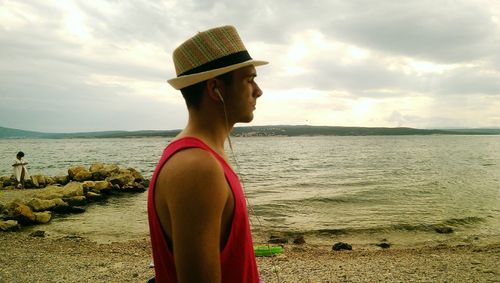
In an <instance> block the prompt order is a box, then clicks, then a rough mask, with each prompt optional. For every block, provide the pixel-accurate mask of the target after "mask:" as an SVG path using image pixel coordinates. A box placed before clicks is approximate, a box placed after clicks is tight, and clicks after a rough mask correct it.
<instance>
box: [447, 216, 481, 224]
mask: <svg viewBox="0 0 500 283" xmlns="http://www.w3.org/2000/svg"><path fill="white" fill-rule="evenodd" d="M481 222H484V218H481V217H475V216H470V217H464V218H451V219H448V220H445V221H444V222H443V223H444V224H447V225H452V226H464V225H472V224H476V223H481Z"/></svg>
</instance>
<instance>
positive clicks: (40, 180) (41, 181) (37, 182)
mask: <svg viewBox="0 0 500 283" xmlns="http://www.w3.org/2000/svg"><path fill="white" fill-rule="evenodd" d="M31 181H32V182H33V185H34V186H35V187H36V188H43V187H45V185H46V184H47V182H46V180H45V176H43V175H33V176H31Z"/></svg>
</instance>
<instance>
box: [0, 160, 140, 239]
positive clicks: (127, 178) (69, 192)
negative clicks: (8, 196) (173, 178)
mask: <svg viewBox="0 0 500 283" xmlns="http://www.w3.org/2000/svg"><path fill="white" fill-rule="evenodd" d="M33 178H34V179H35V180H36V181H37V184H38V185H40V183H43V182H41V181H40V180H44V181H45V185H46V186H45V187H43V188H40V189H36V190H29V191H31V192H33V193H32V194H24V197H22V198H17V199H15V200H13V201H11V202H9V203H7V204H2V203H0V231H16V230H20V229H21V228H22V227H23V226H28V225H36V224H45V223H48V222H50V221H51V220H52V219H53V218H54V217H57V215H60V214H67V213H82V212H85V208H86V206H87V205H89V204H90V203H92V202H96V201H102V200H104V199H105V198H107V197H110V196H113V195H120V194H122V193H141V192H144V191H146V188H147V186H148V185H149V180H147V179H145V178H144V177H143V176H142V175H141V173H140V172H138V171H137V170H135V169H133V168H128V169H122V168H119V167H118V166H117V165H114V164H103V163H94V164H92V165H91V166H90V168H87V167H84V166H75V167H71V168H69V169H68V175H67V176H61V177H46V176H41V177H40V176H34V177H33ZM33 178H32V180H33ZM7 179H9V178H8V177H7V178H6V177H2V178H0V182H1V183H2V184H1V185H0V188H4V189H3V191H4V193H11V192H9V191H8V190H11V191H12V192H13V191H14V190H15V191H18V190H17V189H15V188H14V187H9V186H4V185H5V183H8V181H7V182H4V180H7ZM47 180H49V181H50V183H48V182H47ZM33 183H35V182H33ZM8 184H9V185H10V183H8ZM19 191H21V190H19ZM25 191H26V190H25Z"/></svg>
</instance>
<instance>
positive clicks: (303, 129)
mask: <svg viewBox="0 0 500 283" xmlns="http://www.w3.org/2000/svg"><path fill="white" fill-rule="evenodd" d="M180 131H181V130H166V131H159V130H158V131H157V130H142V131H103V132H79V133H44V132H35V131H25V130H19V129H12V128H4V127H0V139H76V138H143V137H175V136H176V135H177V134H179V132H180ZM231 134H232V135H233V136H237V137H270V136H271V137H272V136H286V137H295V136H415V135H419V136H420V135H476V136H477V135H488V136H489V135H500V128H497V129H415V128H406V127H397V128H386V127H333V126H307V125H298V126H291V125H277V126H250V127H235V128H234V129H233V131H232V133H231Z"/></svg>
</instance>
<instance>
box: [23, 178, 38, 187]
mask: <svg viewBox="0 0 500 283" xmlns="http://www.w3.org/2000/svg"><path fill="white" fill-rule="evenodd" d="M24 188H26V189H31V188H37V186H35V184H33V181H32V180H31V178H30V179H27V180H24Z"/></svg>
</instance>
